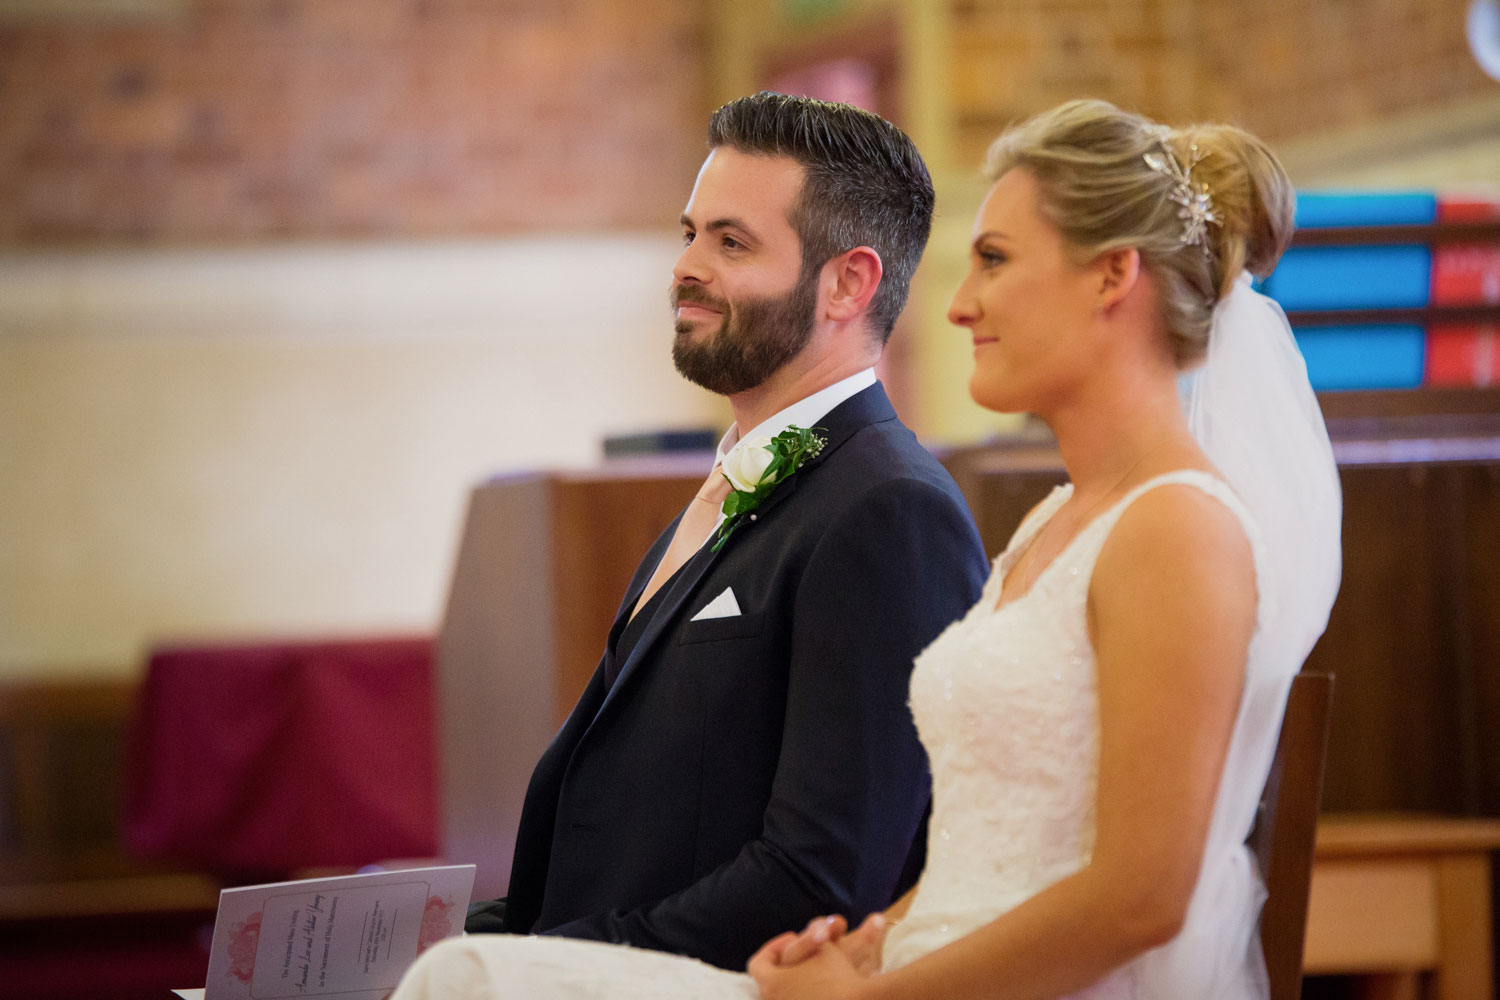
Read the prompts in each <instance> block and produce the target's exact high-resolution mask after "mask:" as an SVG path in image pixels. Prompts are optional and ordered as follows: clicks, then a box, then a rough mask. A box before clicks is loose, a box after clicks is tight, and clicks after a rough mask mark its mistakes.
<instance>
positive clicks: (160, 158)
mask: <svg viewBox="0 0 1500 1000" xmlns="http://www.w3.org/2000/svg"><path fill="white" fill-rule="evenodd" d="M701 8H702V5H701V4H699V3H696V2H694V0H629V2H624V0H568V2H566V3H563V2H553V0H505V2H478V0H194V2H192V3H190V4H188V6H187V13H185V14H183V15H181V16H180V17H177V18H169V19H165V20H163V19H156V20H136V21H133V22H124V23H118V22H100V23H97V24H94V23H89V22H82V23H78V22H71V23H57V24H46V23H10V24H5V23H0V245H10V246H27V245H42V244H49V243H59V242H62V243H68V242H79V241H96V240H104V241H132V242H146V243H153V242H179V241H185V242H197V241H240V240H247V239H252V240H253V239H263V238H267V237H273V238H275V237H314V238H324V237H333V238H343V237H362V236H393V237H410V236H424V235H429V234H437V233H441V234H447V235H451V234H463V233H476V234H479V233H496V232H502V231H514V230H518V229H519V230H534V229H544V228H545V229H559V228H560V229H574V230H590V229H599V228H610V227H630V226H639V225H651V226H659V225H660V224H661V223H662V220H663V219H671V218H675V215H676V212H677V211H679V209H680V205H681V202H682V198H683V196H684V193H685V192H686V191H687V190H688V188H689V187H690V186H691V182H692V178H693V172H694V171H695V170H696V168H697V165H698V163H699V161H700V159H701V154H702V130H703V121H704V117H705V114H704V112H705V108H704V107H703V106H702V101H703V98H702V96H701V95H702V92H703V85H702V81H701V78H702V76H703V74H704V66H703V56H702V52H703V48H704V47H703V44H702V39H701V36H702V34H703V32H704V31H705V30H706V29H705V25H704V15H703V13H702V10H701Z"/></svg>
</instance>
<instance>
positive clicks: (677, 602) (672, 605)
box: [595, 382, 896, 719]
mask: <svg viewBox="0 0 1500 1000" xmlns="http://www.w3.org/2000/svg"><path fill="white" fill-rule="evenodd" d="M895 417H896V411H895V410H894V409H893V408H892V407H891V402H890V399H889V398H887V397H886V394H885V389H884V388H883V387H882V386H881V384H880V383H879V382H876V383H875V384H874V385H872V386H870V387H869V388H868V389H864V390H861V391H860V392H858V393H856V394H855V395H853V396H851V397H849V398H848V399H846V400H845V401H844V402H842V403H840V404H839V405H838V406H836V407H834V408H833V409H832V410H830V411H829V412H828V414H827V416H825V417H824V418H823V419H822V420H820V421H818V424H817V426H818V427H819V428H822V429H823V430H824V431H826V432H827V438H828V443H827V444H826V445H824V446H823V450H822V452H820V453H819V454H818V457H817V458H814V459H811V460H809V461H808V462H807V464H806V465H804V466H803V467H802V468H800V469H798V470H797V472H796V473H795V474H794V475H793V476H792V477H791V478H789V479H787V480H785V481H784V482H782V483H779V484H778V485H777V486H776V488H775V489H774V490H772V491H771V495H770V496H768V497H766V499H765V500H764V501H762V503H761V505H760V507H758V508H757V509H756V511H755V517H756V520H755V521H754V522H751V523H749V524H741V525H740V526H739V527H737V528H736V529H735V530H734V532H733V533H732V534H731V535H730V536H729V538H728V539H727V540H726V541H725V542H724V544H723V546H721V547H720V549H719V551H718V552H713V551H712V547H713V546H712V543H709V544H705V545H704V546H703V547H702V548H701V549H699V550H698V552H697V553H696V554H694V556H693V557H692V558H691V559H689V560H688V561H687V562H686V563H685V564H684V565H683V567H682V569H681V571H679V572H678V573H677V575H676V577H675V578H674V579H673V580H672V581H671V583H670V585H669V586H668V588H667V591H666V593H664V594H663V595H662V601H661V605H660V606H659V607H658V608H657V609H656V613H655V614H654V615H652V617H651V621H650V622H649V623H648V624H647V625H646V631H645V632H644V633H643V634H642V635H641V638H640V641H639V642H637V643H636V644H635V648H634V649H632V650H631V652H630V656H629V658H628V659H627V660H626V661H625V663H623V664H622V665H621V666H620V672H619V674H618V675H617V676H616V678H615V683H614V684H613V685H612V686H611V687H610V690H609V693H608V694H606V695H605V698H604V704H603V705H601V706H600V708H599V713H598V715H597V716H595V718H596V719H597V718H601V717H603V715H604V714H605V713H606V712H608V711H609V709H610V705H611V704H612V703H614V702H616V701H618V700H619V699H620V697H621V695H622V692H623V691H624V690H625V688H626V687H628V686H629V684H630V680H631V677H632V676H633V675H634V674H636V673H637V672H639V671H640V670H641V669H642V665H643V664H644V663H645V662H646V658H647V656H648V655H649V654H650V653H651V650H652V649H653V648H654V647H655V645H656V643H657V642H659V641H661V639H662V637H663V636H664V635H665V634H666V632H667V631H668V628H669V627H670V626H672V625H674V624H675V623H676V621H677V618H678V615H679V614H681V613H682V611H683V605H684V604H685V603H686V602H687V601H688V599H689V598H690V597H692V596H693V594H695V593H697V591H698V587H699V584H700V583H701V582H702V581H703V578H704V577H705V576H706V575H707V574H708V572H709V570H711V569H713V567H714V566H715V565H716V564H717V563H718V561H719V559H721V558H722V557H723V555H724V554H725V553H726V552H728V551H729V549H730V547H731V546H733V545H734V544H735V543H736V542H737V541H740V539H741V538H742V537H743V535H744V534H745V533H746V532H749V531H751V530H754V529H761V530H767V528H766V526H765V525H762V524H761V523H760V522H761V521H764V520H767V519H768V517H769V515H770V513H771V512H772V511H773V510H775V509H776V508H777V507H778V506H780V505H781V504H782V503H783V502H784V501H785V500H786V499H787V498H788V497H790V496H791V495H792V494H793V493H795V492H796V490H797V482H798V480H799V479H800V478H802V477H803V476H807V475H811V474H815V473H816V470H817V468H818V467H819V466H821V465H822V464H823V463H824V462H826V461H827V460H828V457H829V456H830V455H832V454H833V453H834V452H835V451H837V450H838V449H839V447H840V446H842V445H843V444H844V442H845V441H848V440H849V438H851V437H853V436H854V433H855V432H856V431H858V430H860V429H861V428H863V427H868V426H869V425H871V424H875V423H880V422H882V421H885V420H894V419H895ZM678 520H681V515H680V514H679V515H678ZM676 530H677V522H676V521H673V522H672V526H671V527H670V528H669V529H668V530H667V532H666V534H664V535H663V536H662V537H663V538H667V539H670V538H671V536H672V534H673V533H674V532H675V531H676ZM664 554H665V549H663V555H664ZM660 558H661V556H658V557H657V561H659V560H660ZM652 569H653V570H654V569H655V562H653V563H652ZM650 576H651V574H650V573H649V572H647V573H638V574H637V579H636V580H634V581H632V584H631V591H633V593H631V594H627V599H626V601H625V603H624V605H623V606H622V608H621V611H620V613H619V614H618V615H617V616H616V618H615V625H614V628H613V629H611V631H610V635H611V639H612V640H613V638H614V637H616V635H617V633H618V630H619V629H620V628H621V627H622V625H621V623H622V622H623V621H625V620H626V619H627V616H628V612H629V610H630V609H631V608H633V607H634V606H635V601H636V600H638V599H639V598H640V593H641V591H642V590H644V589H645V585H646V581H647V579H649V578H650Z"/></svg>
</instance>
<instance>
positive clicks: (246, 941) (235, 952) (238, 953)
mask: <svg viewBox="0 0 1500 1000" xmlns="http://www.w3.org/2000/svg"><path fill="white" fill-rule="evenodd" d="M259 943H260V911H259V910H257V911H255V912H254V913H252V914H251V915H250V916H249V917H248V918H247V919H246V920H245V922H244V923H241V924H235V925H234V926H233V927H231V928H230V929H229V947H228V948H227V949H226V950H227V951H228V952H229V974H230V975H231V976H233V977H234V978H236V979H238V980H239V981H240V982H242V983H245V984H247V985H248V984H249V982H250V978H251V977H252V976H253V975H254V974H255V948H256V945H257V944H259Z"/></svg>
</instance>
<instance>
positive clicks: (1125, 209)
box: [985, 101, 1296, 367]
mask: <svg viewBox="0 0 1500 1000" xmlns="http://www.w3.org/2000/svg"><path fill="white" fill-rule="evenodd" d="M1194 147H1196V156H1197V157H1198V158H1197V159H1196V161H1195V160H1194V157H1195V153H1194ZM1164 148H1165V151H1168V152H1170V153H1171V154H1172V155H1173V156H1174V157H1175V158H1176V159H1177V163H1178V164H1179V165H1180V166H1182V167H1184V168H1187V167H1189V166H1190V165H1191V175H1190V176H1191V179H1192V183H1193V186H1194V188H1197V187H1198V186H1199V185H1203V186H1206V188H1207V190H1208V193H1209V197H1210V199H1211V201H1212V208H1213V213H1214V216H1215V217H1216V219H1217V220H1218V221H1217V222H1216V223H1215V222H1209V223H1208V225H1207V231H1206V235H1205V237H1204V240H1203V242H1202V243H1201V244H1193V243H1185V242H1184V240H1183V236H1184V232H1185V229H1184V225H1185V222H1184V219H1183V218H1182V217H1181V215H1180V214H1179V213H1180V212H1181V210H1182V208H1181V205H1180V204H1179V203H1178V202H1176V201H1174V200H1173V199H1172V195H1173V193H1174V192H1177V191H1180V190H1181V184H1180V182H1179V181H1177V180H1175V179H1174V178H1173V177H1172V176H1171V175H1170V174H1169V173H1166V172H1164V171H1161V170H1158V169H1155V168H1153V167H1152V166H1151V165H1150V164H1149V163H1147V161H1146V154H1147V153H1150V152H1153V151H1154V152H1156V153H1158V154H1160V153H1161V152H1163V150H1164ZM1016 167H1024V168H1025V169H1026V170H1028V171H1029V172H1030V173H1031V174H1032V175H1033V176H1034V177H1035V179H1036V180H1037V182H1038V186H1039V188H1040V190H1041V196H1040V197H1041V211H1042V214H1043V216H1045V217H1046V218H1047V219H1048V220H1049V221H1050V222H1051V223H1052V224H1053V225H1055V226H1056V227H1057V228H1058V231H1059V232H1061V233H1062V236H1063V239H1064V240H1065V241H1067V243H1068V244H1070V245H1071V246H1072V247H1073V248H1074V249H1075V250H1076V251H1077V256H1078V259H1079V260H1080V261H1085V260H1092V259H1094V258H1095V257H1097V256H1098V255H1099V254H1101V253H1107V252H1109V251H1111V250H1118V249H1121V248H1124V247H1135V248H1136V249H1137V250H1139V251H1140V254H1141V264H1142V266H1143V267H1144V268H1145V269H1146V270H1147V271H1148V272H1149V273H1150V274H1151V275H1152V276H1153V277H1154V278H1155V280H1156V284H1157V286H1158V288H1159V290H1160V297H1161V311H1162V322H1163V325H1164V326H1165V328H1166V331H1167V334H1168V336H1169V337H1170V338H1171V346H1172V354H1173V357H1174V358H1175V359H1176V361H1177V365H1178V367H1186V366H1188V365H1190V364H1192V363H1194V362H1195V361H1197V360H1199V359H1201V358H1202V356H1203V354H1204V352H1205V351H1206V350H1207V348H1208V330H1209V325H1210V323H1211V321H1212V319H1213V307H1214V305H1215V303H1217V302H1218V300H1219V298H1220V297H1221V296H1224V295H1227V294H1228V292H1229V289H1230V287H1231V286H1232V285H1233V283H1234V280H1235V278H1236V277H1237V276H1238V275H1239V273H1240V271H1242V270H1248V271H1249V272H1250V273H1252V274H1255V275H1259V276H1262V277H1264V276H1265V275H1267V274H1270V273H1271V270H1272V268H1274V267H1275V266H1276V261H1277V260H1278V259H1279V258H1280V257H1281V254H1282V251H1284V250H1285V249H1286V247H1287V244H1288V243H1289V242H1290V241H1291V238H1292V228H1293V223H1292V216H1293V212H1294V209H1295V207H1296V193H1295V191H1294V190H1293V188H1292V183H1291V180H1290V179H1289V178H1288V177H1287V175H1286V171H1285V170H1284V169H1283V168H1282V166H1281V163H1280V161H1278V160H1277V159H1276V155H1275V154H1274V153H1272V152H1271V151H1270V149H1268V148H1267V147H1266V145H1265V144H1264V143H1263V142H1261V141H1260V140H1259V139H1257V138H1256V137H1255V136H1253V135H1251V134H1250V133H1248V132H1245V131H1243V130H1241V129H1238V128H1235V127H1234V126H1232V125H1192V126H1189V127H1187V128H1183V129H1170V130H1169V129H1164V128H1163V127H1162V126H1160V125H1157V124H1156V123H1155V122H1152V121H1151V120H1150V119H1148V118H1145V117H1142V116H1141V115H1136V114H1131V113H1129V112H1127V111H1122V110H1120V109H1119V108H1117V107H1115V106H1114V105H1113V104H1109V103H1107V102H1105V101H1069V102H1068V103H1066V104H1062V105H1059V106H1058V107H1056V108H1053V109H1052V110H1051V111H1045V112H1043V113H1042V114H1039V115H1037V116H1035V117H1033V118H1030V119H1028V120H1027V121H1025V122H1022V123H1021V124H1020V125H1017V126H1015V127H1013V128H1011V129H1009V130H1007V131H1006V132H1005V133H1004V134H1003V135H1001V136H1000V138H998V139H996V140H995V142H994V144H993V145H992V146H991V147H990V151H989V157H988V159H987V160H986V163H985V174H986V176H987V177H988V178H989V179H990V180H991V181H994V180H997V179H998V178H999V177H1000V176H1001V175H1002V174H1004V173H1006V172H1007V171H1009V170H1012V169H1014V168H1016Z"/></svg>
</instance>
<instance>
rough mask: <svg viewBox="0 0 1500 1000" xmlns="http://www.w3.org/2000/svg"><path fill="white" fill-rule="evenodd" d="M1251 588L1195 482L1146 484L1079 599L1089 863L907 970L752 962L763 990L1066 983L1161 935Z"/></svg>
mask: <svg viewBox="0 0 1500 1000" xmlns="http://www.w3.org/2000/svg"><path fill="white" fill-rule="evenodd" d="M1255 610H1256V591H1255V574H1254V564H1253V560H1252V556H1251V552H1250V546H1249V543H1248V541H1247V540H1246V538H1245V535H1244V532H1243V530H1242V528H1241V527H1240V524H1239V522H1238V520H1237V519H1236V518H1235V517H1234V515H1233V514H1232V513H1230V511H1229V510H1228V509H1227V508H1225V507H1224V506H1223V505H1222V504H1220V503H1219V502H1218V501H1216V500H1214V499H1212V498H1210V497H1208V496H1207V495H1206V494H1204V493H1202V492H1201V491H1199V490H1196V489H1193V488H1192V487H1186V486H1166V487H1162V488H1159V489H1156V490H1153V491H1151V492H1150V493H1147V494H1146V495H1145V496H1143V497H1141V498H1140V499H1139V500H1138V501H1137V502H1136V503H1135V504H1133V505H1132V506H1131V507H1130V509H1129V510H1128V511H1127V512H1126V514H1125V515H1124V516H1123V517H1122V518H1121V520H1120V522H1119V524H1118V525H1117V526H1116V528H1115V530H1114V532H1113V533H1112V534H1111V535H1110V538H1109V540H1108V541H1107V542H1106V543H1105V546H1104V549H1103V551H1102V552H1101V553H1100V556H1099V561H1098V563H1097V565H1096V567H1095V570H1094V576H1093V580H1092V583H1091V586H1090V595H1089V608H1088V612H1089V624H1090V634H1091V637H1092V638H1093V640H1094V648H1095V652H1096V657H1097V661H1098V684H1099V722H1100V761H1099V787H1098V801H1097V805H1098V809H1097V824H1098V826H1097V836H1096V841H1095V846H1094V852H1093V856H1092V859H1091V861H1090V863H1089V864H1088V865H1087V866H1086V867H1085V868H1084V869H1082V870H1081V871H1079V872H1078V873H1077V874H1075V875H1072V876H1070V877H1068V878H1065V879H1063V880H1061V881H1060V882H1058V883H1056V884H1055V885H1053V886H1051V887H1050V888H1048V889H1046V890H1045V891H1043V892H1041V893H1039V894H1038V895H1036V896H1034V897H1033V898H1031V899H1029V900H1027V901H1026V902H1024V903H1022V904H1021V905H1019V906H1017V907H1016V908H1015V909H1013V910H1011V911H1009V912H1008V913H1006V914H1004V915H1003V916H1001V917H999V918H998V919H996V920H995V921H993V922H992V923H990V924H988V925H986V926H985V927H983V928H981V929H979V930H978V931H976V932H975V933H973V934H971V935H968V936H967V937H964V938H962V939H960V940H958V941H955V942H952V943H951V944H949V945H948V946H946V947H944V948H941V949H939V950H938V951H936V952H934V953H932V954H930V955H927V956H925V957H923V958H921V959H919V960H917V961H915V962H913V963H911V964H910V965H907V966H904V967H902V968H900V969H896V970H894V971H892V972H890V973H885V974H881V975H876V976H873V977H868V978H867V977H862V976H860V975H859V974H857V973H856V971H855V970H854V968H853V966H852V964H851V963H849V961H848V959H847V958H846V957H845V956H844V955H843V954H842V953H841V952H840V950H839V949H836V948H823V949H821V950H820V951H818V952H817V954H815V955H813V956H812V957H811V958H809V959H808V960H806V961H804V962H802V963H801V964H799V965H796V966H792V967H790V968H788V967H784V966H777V965H775V964H774V963H770V962H767V961H764V960H763V955H757V956H756V958H755V959H752V961H751V966H750V971H751V974H752V975H754V976H755V978H756V981H757V982H758V983H759V984H760V986H761V989H762V991H763V992H764V994H765V996H766V997H768V998H771V1000H782V998H788V1000H790V998H801V997H808V998H811V997H824V998H838V997H849V998H860V1000H865V998H869V1000H898V998H908V997H909V998H913V1000H915V998H928V997H935V996H962V997H966V998H967V997H973V998H995V1000H1001V998H1004V1000H1023V998H1028V1000H1039V998H1046V997H1056V996H1060V995H1063V994H1067V993H1070V992H1073V991H1075V990H1078V989H1080V988H1082V987H1084V986H1086V985H1088V984H1089V983H1092V982H1094V981H1096V980H1098V979H1099V978H1101V977H1102V976H1103V975H1105V974H1106V973H1107V972H1109V971H1110V970H1111V969H1113V968H1115V967H1116V966H1118V965H1120V964H1121V963H1123V962H1125V961H1127V960H1129V959H1130V958H1132V957H1134V956H1136V955H1138V954H1140V953H1141V952H1143V951H1145V950H1147V949H1148V948H1151V947H1154V946H1156V945H1159V944H1162V943H1165V942H1166V941H1168V940H1170V939H1171V938H1172V937H1174V936H1175V935H1176V933H1177V931H1178V929H1179V928H1180V926H1181V922H1182V919H1183V916H1184V914H1185V912H1186V909H1187V905H1188V902H1189V900H1190V899H1191V896H1192V891H1193V887H1194V885H1195V884H1196V881H1197V873H1198V868H1199V864H1200V862H1201V860H1202V853H1203V844H1204V841H1205V839H1206V837H1207V831H1208V825H1209V820H1210V817H1211V816H1212V812H1213V803H1214V798H1215V794H1216V792H1217V788H1218V781H1219V775H1220V772H1221V771H1222V768H1223V762H1224V756H1225V753H1226V751H1227V748H1228V745H1229V738H1230V734H1231V731H1232V729H1233V725H1234V718H1235V714H1236V711H1237V708H1238V704H1239V698H1240V693H1241V689H1242V686H1243V680H1244V665H1245V654H1246V651H1247V648H1248V645H1249V640H1250V635H1251V632H1252V631H1253V628H1254V622H1255Z"/></svg>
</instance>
